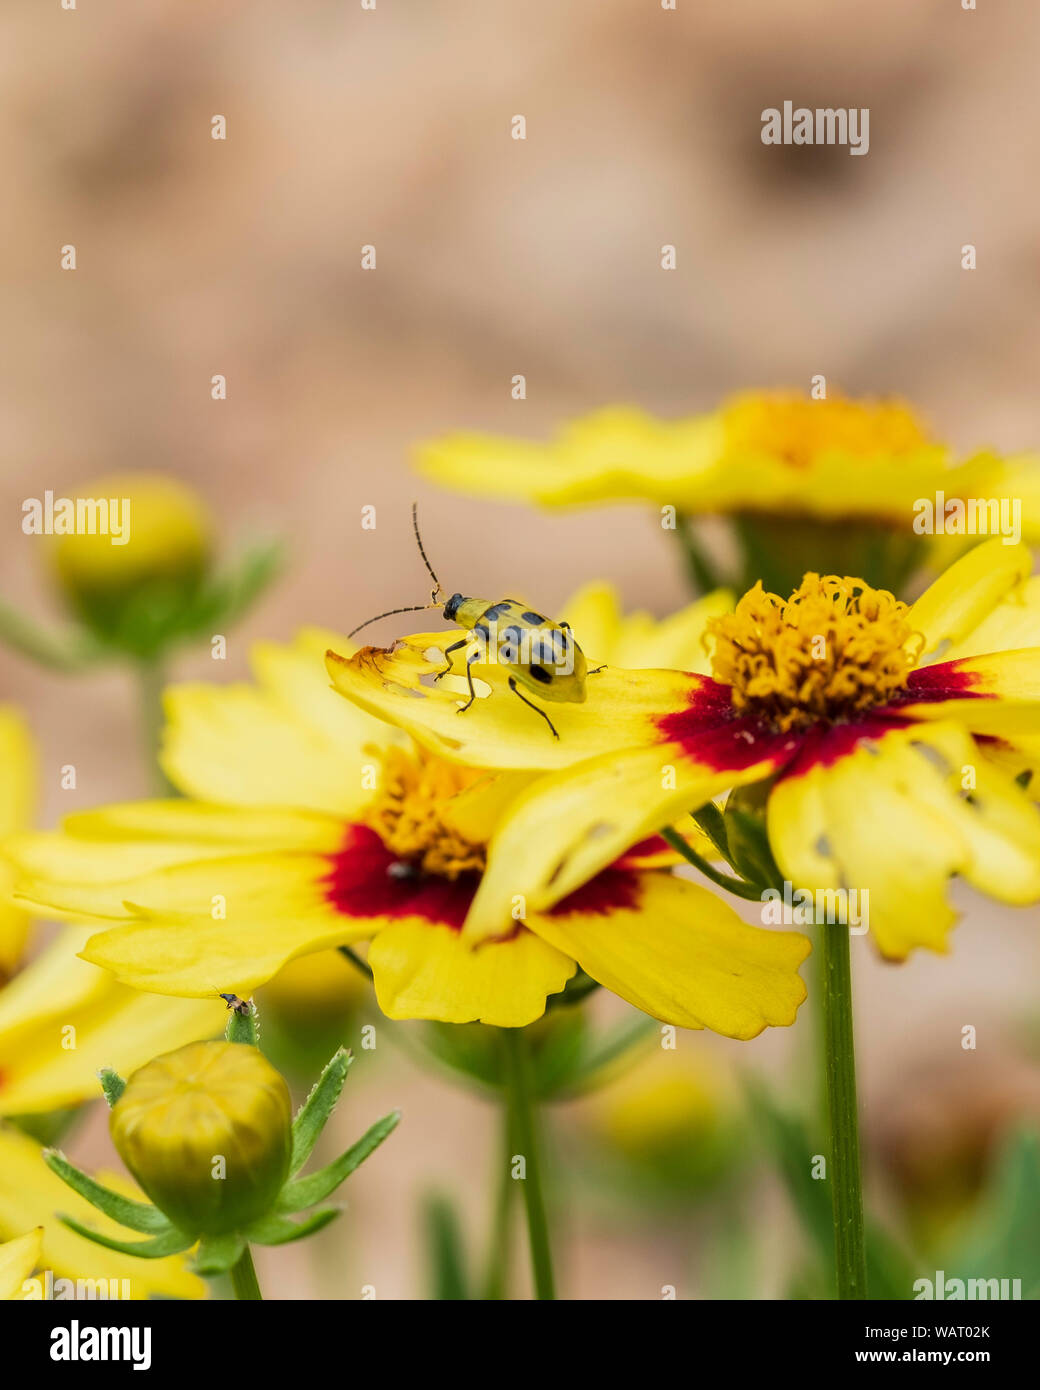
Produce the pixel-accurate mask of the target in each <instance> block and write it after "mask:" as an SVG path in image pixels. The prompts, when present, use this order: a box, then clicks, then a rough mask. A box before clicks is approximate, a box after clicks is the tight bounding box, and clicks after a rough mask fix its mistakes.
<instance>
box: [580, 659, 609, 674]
mask: <svg viewBox="0 0 1040 1390" xmlns="http://www.w3.org/2000/svg"><path fill="white" fill-rule="evenodd" d="M606 669H607V663H606V662H605V661H604V663H603V665H602V666H594V667H593V668H592V670H591V671H586V672H585V674H586V675H587V676H598V675H599V673H600V672H601V671H605V670H606Z"/></svg>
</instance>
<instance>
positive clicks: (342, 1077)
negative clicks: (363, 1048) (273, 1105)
mask: <svg viewBox="0 0 1040 1390" xmlns="http://www.w3.org/2000/svg"><path fill="white" fill-rule="evenodd" d="M353 1065H354V1057H353V1054H352V1053H351V1052H348V1051H347V1049H346V1048H344V1047H341V1048H340V1049H339V1050H338V1051H337V1052H336V1053H334V1054H333V1056H332V1057H331V1058H330V1059H329V1061H328V1062H327V1063H326V1064H325V1069H324V1071H323V1072H322V1074H321V1076H319V1077H318V1079H317V1081H316V1082H315V1083H314V1085H313V1086H312V1088H311V1093H310V1095H309V1096H308V1097H307V1099H306V1100H305V1101H304V1103H303V1105H301V1106H300V1112H299V1114H298V1115H297V1116H296V1119H295V1120H293V1127H292V1137H293V1147H292V1161H291V1162H290V1164H289V1172H290V1173H298V1172H299V1171H300V1169H301V1168H302V1167H303V1165H304V1164H305V1163H306V1162H307V1160H308V1158H309V1157H310V1155H311V1150H312V1149H313V1148H314V1145H315V1143H316V1142H317V1139H318V1135H319V1134H320V1133H321V1132H322V1130H323V1129H324V1128H325V1125H326V1123H327V1122H328V1118H329V1116H330V1115H331V1114H332V1112H333V1110H334V1109H335V1107H336V1102H337V1101H338V1100H339V1095H340V1092H341V1091H342V1090H343V1083H344V1081H346V1079H347V1072H348V1071H349V1070H350V1068H351V1067H352V1066H353Z"/></svg>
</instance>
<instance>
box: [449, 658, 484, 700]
mask: <svg viewBox="0 0 1040 1390" xmlns="http://www.w3.org/2000/svg"><path fill="white" fill-rule="evenodd" d="M448 650H450V648H449V649H448ZM479 660H480V653H479V652H474V653H473V655H472V656H471V657H470V659H469V660H468V661H467V662H466V679H467V681H469V699H468V700H467V701H466V703H465V704H464V705H460V706H459V707H458V709H457V710H456V711H455V713H456V714H465V713H466V711H467V710H468V709H469V707H470V705H471V704H472V703H473V701H474V700H475V699H476V698H477V692H476V691H475V690H474V689H473V670H472V667H473V663H474V661H479Z"/></svg>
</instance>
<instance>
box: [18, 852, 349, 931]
mask: <svg viewBox="0 0 1040 1390" xmlns="http://www.w3.org/2000/svg"><path fill="white" fill-rule="evenodd" d="M328 869H329V863H328V856H327V855H323V854H310V853H305V852H303V851H300V852H287V853H284V854H278V853H274V852H269V853H267V854H237V855H226V856H223V857H215V858H212V859H195V860H189V861H188V862H186V863H176V864H165V865H162V866H161V867H159V868H158V869H155V870H154V871H152V872H150V873H143V874H135V875H133V876H132V877H127V878H119V879H111V880H108V881H98V882H94V883H90V882H83V881H76V880H75V879H70V880H69V881H65V880H62V879H59V878H58V877H57V876H56V875H50V876H46V877H44V876H38V877H35V878H30V877H29V876H28V875H26V876H24V877H23V878H22V879H21V880H20V882H19V889H20V892H21V894H22V895H23V896H24V898H25V899H26V900H28V901H31V902H33V903H35V904H37V905H38V906H40V907H44V908H46V909H47V910H48V911H51V912H53V911H58V912H62V913H64V914H66V915H67V916H71V917H78V918H80V919H83V918H102V919H126V918H128V917H134V916H137V915H139V914H140V912H141V910H144V911H146V912H148V913H150V914H151V915H152V916H165V917H166V918H167V919H169V920H171V921H179V920H183V919H186V918H191V917H214V919H215V920H220V919H221V918H222V917H223V916H226V917H227V918H228V920H235V921H237V922H238V923H239V924H242V923H245V922H247V921H248V920H249V919H250V918H251V917H253V916H257V915H259V916H270V915H271V914H272V913H277V912H284V913H285V915H286V916H287V917H291V916H292V915H293V913H296V912H307V911H310V910H311V909H313V908H315V907H317V906H319V905H320V904H322V903H323V902H324V900H325V899H324V894H323V892H322V890H321V887H320V884H321V881H322V879H323V878H324V877H325V875H326V874H327V873H328Z"/></svg>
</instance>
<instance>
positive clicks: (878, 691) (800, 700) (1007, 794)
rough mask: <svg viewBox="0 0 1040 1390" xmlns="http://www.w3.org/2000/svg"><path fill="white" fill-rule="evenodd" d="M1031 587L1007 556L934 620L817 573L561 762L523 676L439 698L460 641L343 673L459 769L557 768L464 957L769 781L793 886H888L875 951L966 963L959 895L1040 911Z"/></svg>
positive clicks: (943, 584) (568, 722) (755, 612)
mask: <svg viewBox="0 0 1040 1390" xmlns="http://www.w3.org/2000/svg"><path fill="white" fill-rule="evenodd" d="M1030 568H1031V557H1030V555H1029V552H1028V551H1027V550H1026V549H1025V547H1023V546H1013V547H1009V546H1005V545H1004V544H1003V543H1002V542H1001V541H999V540H995V541H991V542H988V543H987V544H986V545H984V546H980V547H978V548H977V549H976V550H974V551H972V552H970V553H969V554H968V555H966V556H964V557H963V558H962V559H961V560H959V561H958V562H957V563H956V564H955V565H953V566H952V567H951V568H950V569H949V570H948V571H947V572H946V573H945V574H944V575H942V576H941V577H940V578H939V579H938V580H937V581H936V582H935V584H934V585H933V586H932V587H931V588H930V589H929V590H928V591H927V592H926V593H925V594H924V595H923V596H922V597H921V598H920V599H919V600H918V602H917V603H916V604H915V605H914V606H913V607H911V608H908V607H907V605H906V604H903V603H900V602H898V601H897V600H896V599H895V598H893V596H892V595H891V594H889V593H885V592H879V591H875V590H872V589H871V588H870V587H869V586H868V585H866V584H864V583H863V582H862V581H861V580H855V579H847V578H840V577H837V576H829V577H824V578H821V577H820V576H819V575H815V574H810V575H807V576H806V577H805V580H804V582H803V584H802V585H801V586H800V587H799V589H798V590H797V591H796V592H795V593H794V594H793V595H792V596H791V597H790V598H789V599H786V600H785V599H782V598H779V597H778V596H777V595H775V594H767V593H765V592H764V591H763V590H762V588H761V586H756V588H755V589H754V590H752V591H751V592H750V593H748V594H747V595H745V596H744V598H743V599H741V601H740V602H739V603H738V605H737V607H736V610H735V612H734V613H732V614H725V615H723V616H722V617H720V618H717V619H716V620H714V621H713V622H712V623H711V624H710V628H711V632H712V636H713V640H714V650H713V655H712V669H713V672H714V674H713V676H710V677H709V676H703V675H697V674H690V673H685V674H684V673H681V672H678V671H616V670H612V669H608V670H606V671H605V672H603V673H602V674H601V675H599V676H597V677H596V678H595V679H596V682H597V683H596V684H595V686H594V687H593V686H592V684H591V682H590V694H589V699H588V701H587V702H586V703H585V704H582V705H572V706H558V707H555V708H556V709H558V711H559V712H558V714H557V715H556V724H557V727H558V729H559V732H560V742H559V744H557V745H554V746H553V748H551V749H546V748H544V744H545V742H546V740H545V739H544V732H543V731H542V730H541V729H539V728H537V727H535V725H536V723H537V721H533V720H530V722H528V721H529V715H527V714H526V712H525V711H524V710H523V708H522V707H517V704H516V701H515V700H513V701H511V700H509V699H508V698H507V690H506V680H507V676H508V672H507V671H506V670H503V669H502V668H501V667H496V666H494V665H486V666H481V667H480V668H479V672H478V673H479V676H480V678H481V680H482V682H483V683H484V687H485V690H486V691H487V692H490V694H489V698H484V699H478V700H476V701H475V702H474V704H473V707H472V708H471V709H470V710H469V711H468V713H467V714H466V716H465V717H464V718H461V719H460V718H458V717H457V716H456V709H457V697H456V695H455V694H454V693H453V692H450V691H445V690H443V689H440V688H438V687H437V686H431V685H430V684H429V681H430V673H432V672H435V671H436V670H437V669H439V667H440V666H441V665H442V664H443V662H444V660H445V658H444V656H443V646H446V645H447V643H441V642H440V641H439V639H435V638H433V637H431V636H430V635H424V636H420V637H418V638H410V639H407V640H406V641H404V642H402V643H398V644H397V645H396V646H395V647H394V648H393V649H391V650H390V651H389V652H381V651H378V650H374V649H371V648H369V649H366V651H364V652H361V653H359V654H358V655H357V656H355V657H354V658H352V659H351V660H350V661H340V662H336V663H335V664H334V665H333V667H332V669H333V672H334V677H335V680H336V684H337V686H338V688H339V689H340V690H341V691H342V692H343V693H344V694H345V695H347V696H348V697H349V698H351V699H353V700H355V701H356V702H357V703H359V704H360V705H362V706H363V707H364V708H366V709H369V710H372V711H375V712H378V713H380V714H381V715H382V716H383V717H384V718H387V719H392V720H394V721H396V722H397V723H398V724H400V725H401V726H402V727H403V728H405V729H408V730H409V731H410V732H411V733H412V734H413V736H414V737H415V738H417V739H418V740H419V741H420V742H423V743H424V744H425V745H426V746H428V747H431V748H438V749H443V750H445V755H446V756H452V757H458V758H461V759H464V760H466V761H467V762H469V763H472V764H478V765H481V766H484V767H490V768H498V769H504V768H530V767H531V766H533V765H534V764H535V763H536V762H537V761H539V760H540V761H541V764H542V766H545V765H546V763H547V761H548V760H549V758H553V759H554V762H555V766H556V767H557V769H558V770H557V771H555V772H553V773H551V774H549V775H543V776H541V777H539V778H538V779H536V780H534V781H533V782H531V783H530V784H529V785H528V786H527V787H526V789H525V790H524V791H523V793H522V794H521V795H520V796H518V797H516V798H515V799H514V800H512V801H511V803H510V805H509V806H508V807H507V808H506V809H505V812H504V814H503V815H502V817H501V818H500V820H499V822H498V824H497V826H496V829H495V832H494V835H493V836H492V838H491V841H490V844H489V847H488V862H487V866H486V868H485V871H484V873H483V876H482V879H481V882H480V886H479V888H478V890H477V892H476V895H475V897H474V899H473V902H472V904H471V906H470V908H469V911H468V913H467V916H466V921H465V924H464V927H463V932H462V936H463V939H464V940H470V941H474V942H475V941H481V940H485V939H493V938H495V937H496V936H498V935H500V934H501V933H502V931H503V929H504V924H505V922H506V921H507V918H508V912H509V904H510V902H511V901H512V899H513V898H514V897H515V895H517V894H522V895H524V898H525V901H526V903H527V907H528V909H529V911H531V912H533V913H543V912H545V911H547V910H551V909H552V908H553V906H554V904H556V903H558V902H560V901H561V899H565V898H566V896H567V894H568V893H570V892H572V891H573V890H574V889H575V887H576V886H577V885H579V884H582V883H585V882H588V880H589V879H590V878H592V877H593V876H594V875H595V874H597V873H598V872H600V871H601V870H602V869H603V868H604V867H605V866H606V865H608V864H610V863H612V862H613V861H615V860H616V859H617V858H618V856H620V855H623V854H625V852H626V851H627V850H628V848H629V847H630V846H632V845H633V844H636V843H637V842H639V841H642V840H643V839H644V838H645V837H646V836H648V835H651V834H654V833H655V832H658V831H660V830H661V829H662V827H666V826H668V825H669V824H670V823H671V822H672V821H673V820H675V819H676V817H678V816H680V815H683V814H684V813H686V812H690V811H693V810H696V809H697V808H698V807H702V806H704V805H705V804H706V803H707V802H708V801H710V800H711V799H712V798H714V797H716V796H718V795H720V794H721V793H723V792H726V791H731V790H732V789H734V788H740V787H743V786H749V785H752V784H762V785H763V790H764V794H765V795H764V799H765V802H766V805H765V817H766V823H767V830H768V841H769V845H770V846H771V849H772V854H773V856H774V858H775V861H776V864H777V865H778V866H779V868H780V870H781V871H782V872H783V875H784V878H785V880H787V881H789V882H790V883H791V884H792V885H793V887H794V888H796V889H800V890H809V891H814V892H815V891H817V890H819V891H827V890H831V891H833V890H837V889H842V888H845V889H849V888H855V889H857V890H858V891H860V892H862V891H863V890H867V891H868V893H869V910H870V922H869V925H870V931H871V934H872V935H873V938H874V941H875V943H876V944H877V946H878V948H879V950H880V951H881V952H882V953H883V954H884V955H885V956H887V957H890V958H893V959H902V958H904V957H905V956H906V955H907V954H908V952H909V951H911V950H912V949H913V948H914V947H916V946H928V947H930V948H932V949H934V950H938V951H941V950H944V949H946V936H947V930H948V928H949V926H950V925H951V923H952V922H953V920H954V912H953V909H952V908H951V907H950V906H949V904H948V903H947V901H946V887H947V882H948V880H949V878H950V877H951V876H953V875H960V876H962V877H964V878H965V879H966V880H967V881H968V882H969V883H971V884H973V885H974V886H975V887H977V888H979V889H981V890H982V891H984V892H987V893H989V894H991V895H992V896H993V897H996V898H998V899H1000V900H1001V901H1004V902H1009V903H1029V902H1033V901H1035V900H1037V899H1038V898H1040V816H1038V814H1037V809H1036V807H1035V806H1034V805H1033V804H1032V802H1031V801H1030V799H1029V796H1028V794H1027V792H1026V791H1025V790H1023V788H1022V787H1021V786H1019V785H1017V784H1016V782H1015V781H1014V780H1013V777H1012V775H1011V772H1009V771H1008V770H1007V767H1005V766H1002V765H1001V764H1002V763H1003V764H1007V765H1009V766H1010V769H1011V771H1022V770H1023V769H1028V768H1036V767H1037V766H1038V763H1040V756H1038V755H1040V748H1038V744H1040V739H1038V730H1040V633H1038V622H1040V601H1038V600H1040V594H1038V591H1037V588H1036V586H1035V584H1034V583H1033V582H1032V581H1028V578H1027V577H1028V575H1029V571H1030ZM448 659H450V658H448ZM417 696H418V697H420V698H416V697H417ZM541 934H542V935H543V936H544V938H545V939H546V940H548V941H550V942H553V941H554V940H555V941H556V943H557V944H559V945H561V946H564V943H566V945H565V949H568V950H571V951H572V952H575V953H578V954H579V958H580V959H581V961H582V965H583V966H584V968H585V969H586V970H587V971H589V973H591V974H596V972H597V969H599V970H604V969H608V968H609V966H608V963H607V961H606V960H605V959H604V958H603V953H604V951H605V950H606V949H607V946H608V943H609V942H610V941H611V933H610V931H609V929H607V928H602V927H601V928H596V927H595V926H594V925H593V924H591V923H582V925H581V927H580V929H577V930H575V929H573V928H572V929H571V930H570V931H568V932H567V933H562V932H559V931H558V929H556V928H555V927H554V919H552V918H550V919H548V926H547V928H546V929H545V930H544V931H542V933H541ZM597 978H601V976H597Z"/></svg>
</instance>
